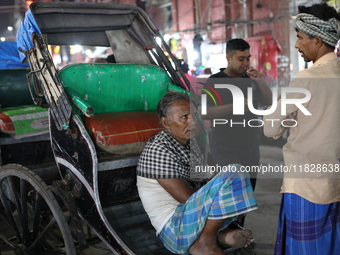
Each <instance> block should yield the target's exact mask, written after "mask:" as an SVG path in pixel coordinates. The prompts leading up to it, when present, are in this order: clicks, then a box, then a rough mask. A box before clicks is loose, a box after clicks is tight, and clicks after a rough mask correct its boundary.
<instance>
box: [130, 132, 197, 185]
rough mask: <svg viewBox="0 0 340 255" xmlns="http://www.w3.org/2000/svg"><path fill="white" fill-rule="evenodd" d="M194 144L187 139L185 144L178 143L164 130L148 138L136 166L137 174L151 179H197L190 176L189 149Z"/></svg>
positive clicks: (190, 161)
mask: <svg viewBox="0 0 340 255" xmlns="http://www.w3.org/2000/svg"><path fill="white" fill-rule="evenodd" d="M192 145H194V143H193V142H192V141H188V142H187V144H186V145H185V146H183V145H181V144H180V143H178V142H177V141H176V140H175V139H174V138H173V137H172V136H171V135H170V134H169V133H168V132H167V131H166V130H163V131H162V132H160V133H159V134H158V135H156V136H154V137H152V138H150V139H149V141H148V143H147V144H146V146H145V148H144V150H143V152H142V155H141V156H140V158H139V162H138V166H137V175H139V176H142V177H145V178H153V179H172V178H181V179H186V180H188V181H193V182H195V181H199V180H197V179H196V178H191V177H190V170H191V168H190V165H193V164H192V159H191V160H190V152H191V151H196V154H199V153H198V152H197V150H199V149H198V148H197V147H196V146H194V147H195V149H193V148H192V149H191V150H190V146H192Z"/></svg>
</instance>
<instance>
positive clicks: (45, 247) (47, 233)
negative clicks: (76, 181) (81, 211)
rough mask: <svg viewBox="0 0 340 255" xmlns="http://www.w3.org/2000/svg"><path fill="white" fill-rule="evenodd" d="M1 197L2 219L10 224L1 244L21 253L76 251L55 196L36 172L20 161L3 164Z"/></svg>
mask: <svg viewBox="0 0 340 255" xmlns="http://www.w3.org/2000/svg"><path fill="white" fill-rule="evenodd" d="M0 198H1V206H2V207H1V206H0V207H1V208H0V222H1V225H4V224H5V225H7V229H6V231H5V232H3V231H1V232H2V233H1V235H0V241H1V239H2V241H3V244H5V245H3V246H1V247H5V249H8V250H10V249H12V250H14V252H15V253H16V254H20V255H33V254H34V255H40V254H41V255H43V254H44V255H45V254H67V255H75V254H77V253H76V249H75V247H74V244H73V240H72V235H71V231H70V229H69V227H68V224H67V222H66V219H65V216H64V214H63V212H62V210H61V208H60V206H59V204H58V202H57V200H56V199H55V196H54V195H53V193H52V192H51V190H50V189H49V187H48V186H47V185H46V184H45V182H44V181H43V180H42V179H41V178H40V177H39V176H38V175H36V174H35V173H34V172H32V171H31V170H29V169H27V168H26V167H24V166H21V165H17V164H8V165H5V166H3V167H2V168H1V169H0ZM3 249H4V248H2V249H1V250H3Z"/></svg>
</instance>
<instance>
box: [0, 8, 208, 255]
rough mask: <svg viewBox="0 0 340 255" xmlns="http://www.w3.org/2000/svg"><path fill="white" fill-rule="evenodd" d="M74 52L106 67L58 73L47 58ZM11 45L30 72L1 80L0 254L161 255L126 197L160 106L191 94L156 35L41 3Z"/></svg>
mask: <svg viewBox="0 0 340 255" xmlns="http://www.w3.org/2000/svg"><path fill="white" fill-rule="evenodd" d="M75 45H82V46H83V51H89V52H91V50H92V51H98V50H100V49H105V51H104V52H105V53H107V54H108V52H110V54H111V53H112V52H113V54H114V58H115V63H93V62H94V61H92V62H91V61H89V59H85V58H84V57H83V56H80V57H79V56H78V58H77V62H76V63H74V64H68V65H66V66H62V67H61V68H59V66H57V65H56V64H55V62H56V59H55V57H54V56H53V50H57V49H58V50H62V49H65V47H70V48H71V47H75ZM17 47H18V52H17V53H20V58H21V61H23V62H24V61H27V62H28V63H29V68H27V66H23V67H20V68H16V69H9V68H6V69H4V70H0V91H1V94H0V100H1V101H0V104H1V108H0V124H2V125H0V127H2V129H1V130H0V149H1V150H0V153H1V158H0V159H1V161H0V167H1V168H0V198H1V204H0V222H1V226H0V229H1V233H0V242H1V243H0V252H3V251H9V250H12V251H14V253H15V254H25V255H30V254H34V255H36V254H77V253H79V252H80V251H82V250H84V249H86V248H87V247H88V246H89V245H90V244H91V242H92V241H93V240H94V238H95V237H99V238H100V239H101V240H102V241H103V242H104V243H105V244H106V245H107V247H108V248H109V249H110V250H111V251H112V253H113V254H145V255H152V254H154V255H160V254H162V255H166V254H171V253H170V252H169V251H168V250H166V249H165V248H164V247H163V245H162V244H161V243H160V241H159V240H158V239H157V237H156V235H155V230H154V228H153V227H152V225H151V223H150V221H149V218H148V216H147V215H146V213H145V211H144V209H143V206H142V204H141V201H140V199H139V196H138V193H137V188H136V165H137V162H138V158H139V155H140V153H141V151H142V149H143V146H144V145H145V143H146V141H147V140H148V139H149V138H150V137H151V136H153V135H155V134H157V133H158V132H160V131H161V129H162V127H161V126H160V124H159V122H158V119H157V116H156V113H155V110H156V105H157V103H158V101H159V100H160V98H161V97H162V96H163V95H165V94H166V93H167V92H168V91H178V92H183V93H189V92H190V83H189V81H188V80H187V79H186V77H185V75H184V74H183V72H182V70H181V68H180V66H179V62H178V60H177V59H176V58H175V57H174V56H173V55H172V54H171V51H170V49H169V47H168V45H167V44H166V43H165V42H164V39H163V38H162V36H161V34H160V32H159V31H158V29H157V28H156V27H155V25H154V24H153V23H152V22H151V20H150V19H149V17H148V16H147V15H146V14H145V12H144V11H143V10H141V9H140V8H138V7H136V6H131V5H115V4H94V3H92V4H90V3H66V2H58V3H50V2H49V3H42V2H40V3H33V4H31V5H30V8H29V10H28V11H27V12H26V16H25V19H24V20H23V21H22V23H21V27H20V29H19V31H18V35H17ZM51 52H52V53H51ZM88 55H90V54H88ZM105 57H106V56H104V57H103V58H102V59H105ZM58 61H59V62H62V59H59V60H58ZM59 62H58V63H59ZM24 83H25V84H24ZM27 83H28V86H27ZM33 102H34V104H33ZM13 108H14V110H13ZM6 128H7V129H6ZM11 128H12V129H11ZM202 130H204V128H202ZM202 140H203V143H205V142H206V141H207V136H206V133H205V132H203V138H202ZM2 229H6V231H3V230H2Z"/></svg>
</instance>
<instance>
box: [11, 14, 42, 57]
mask: <svg viewBox="0 0 340 255" xmlns="http://www.w3.org/2000/svg"><path fill="white" fill-rule="evenodd" d="M33 34H37V35H40V34H41V31H40V29H39V27H38V25H37V22H36V21H35V19H34V17H33V14H32V12H31V10H28V11H26V15H25V19H24V20H23V21H22V22H21V24H20V27H19V30H18V33H17V46H18V50H19V54H20V59H21V62H24V61H25V60H26V55H25V52H27V51H29V50H30V49H33V48H34V44H33V41H32V39H33Z"/></svg>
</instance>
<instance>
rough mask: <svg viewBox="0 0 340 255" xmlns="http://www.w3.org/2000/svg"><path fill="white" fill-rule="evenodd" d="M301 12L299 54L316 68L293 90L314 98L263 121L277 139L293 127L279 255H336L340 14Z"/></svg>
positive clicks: (319, 9) (326, 9) (319, 8)
mask: <svg viewBox="0 0 340 255" xmlns="http://www.w3.org/2000/svg"><path fill="white" fill-rule="evenodd" d="M299 11H300V14H299V15H298V16H297V17H296V26H295V30H296V34H297V41H296V44H295V48H297V50H298V51H299V53H300V54H301V57H303V58H304V60H305V61H306V62H310V61H312V62H313V65H312V66H311V67H310V68H308V69H306V70H303V71H301V72H299V73H298V74H297V76H296V77H295V78H294V79H293V80H292V81H291V82H290V84H289V87H290V88H294V89H295V90H299V89H304V91H306V90H308V91H309V92H310V95H311V97H310V99H309V100H305V102H304V103H301V104H300V105H299V104H297V105H294V104H287V106H284V108H285V109H281V102H282V101H283V100H279V102H278V104H277V108H276V110H275V111H274V113H273V114H271V115H267V116H265V118H264V123H265V126H264V133H265V135H266V136H268V137H273V138H278V137H279V136H281V135H282V134H283V132H284V131H285V129H286V128H285V126H291V128H290V134H289V137H288V140H287V144H286V145H285V146H284V147H283V155H284V161H285V165H286V167H287V169H289V170H290V171H288V172H285V175H284V179H283V185H282V188H281V193H283V195H282V201H281V209H280V216H279V223H278V234H277V239H276V245H275V255H281V254H282V255H287V254H289V255H309V254H313V255H338V254H340V253H339V252H340V179H339V178H340V171H339V170H340V168H339V165H340V162H339V160H340V62H339V60H338V59H337V57H336V54H335V52H334V48H335V45H336V44H337V42H338V40H339V39H340V14H338V13H337V12H336V10H335V9H334V8H332V7H330V6H328V5H327V4H315V5H312V6H311V7H304V6H299ZM304 97H305V95H304V94H303V93H301V92H300V93H298V92H295V93H288V94H287V98H288V99H293V100H291V102H292V101H296V102H297V101H299V100H301V99H302V98H304ZM300 102H301V101H300ZM282 110H283V111H282ZM304 110H307V111H308V112H309V113H310V114H311V115H308V114H306V111H304ZM284 111H286V112H285V114H284V115H282V114H283V113H284ZM287 119H291V122H292V125H289V124H288V121H287ZM266 120H267V121H266ZM270 120H277V121H270ZM282 121H284V122H285V126H283V124H282Z"/></svg>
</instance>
